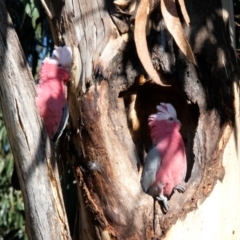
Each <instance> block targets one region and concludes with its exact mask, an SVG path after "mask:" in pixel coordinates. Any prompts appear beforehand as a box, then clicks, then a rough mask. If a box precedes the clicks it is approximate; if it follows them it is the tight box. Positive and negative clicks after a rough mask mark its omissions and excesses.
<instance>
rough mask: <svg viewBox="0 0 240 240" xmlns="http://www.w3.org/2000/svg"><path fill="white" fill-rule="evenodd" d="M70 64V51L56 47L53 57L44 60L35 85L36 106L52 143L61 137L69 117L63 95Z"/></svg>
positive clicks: (66, 48) (67, 48) (68, 77)
mask: <svg viewBox="0 0 240 240" xmlns="http://www.w3.org/2000/svg"><path fill="white" fill-rule="evenodd" d="M71 64H72V51H71V49H70V48H69V47H66V46H64V47H58V48H57V49H56V50H54V51H53V57H51V58H45V59H44V61H43V63H42V66H41V69H40V73H39V83H38V84H37V85H36V90H37V97H36V104H37V107H38V110H39V113H40V116H41V117H42V119H43V121H44V124H45V126H46V129H47V133H48V135H49V137H50V138H51V140H52V141H54V142H55V141H56V140H57V139H58V138H59V137H60V136H61V134H62V132H63V130H64V128H65V126H66V123H67V120H68V116H69V113H68V105H67V99H66V96H65V95H66V90H67V89H66V83H67V82H68V81H69V79H70V72H69V70H68V67H69V66H70V65H71Z"/></svg>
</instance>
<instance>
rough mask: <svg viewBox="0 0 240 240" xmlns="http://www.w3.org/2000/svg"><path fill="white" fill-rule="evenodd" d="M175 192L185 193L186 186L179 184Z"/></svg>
mask: <svg viewBox="0 0 240 240" xmlns="http://www.w3.org/2000/svg"><path fill="white" fill-rule="evenodd" d="M174 190H177V191H178V192H180V193H184V192H185V186H183V185H182V184H179V185H178V186H176V187H175V188H174Z"/></svg>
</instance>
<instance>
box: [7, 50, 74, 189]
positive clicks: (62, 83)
mask: <svg viewBox="0 0 240 240" xmlns="http://www.w3.org/2000/svg"><path fill="white" fill-rule="evenodd" d="M71 64H72V51H71V48H69V47H66V46H64V47H58V48H57V49H56V50H54V51H53V57H51V58H45V59H44V60H43V63H42V66H41V69H40V73H39V83H38V84H37V85H36V91H37V97H36V104H37V107H38V110H39V114H40V116H41V118H42V119H43V121H44V124H45V127H46V129H47V133H48V135H49V137H50V138H51V140H52V141H53V142H56V141H57V139H58V138H59V137H60V136H61V134H62V132H63V130H64V128H65V126H66V123H67V120H68V116H69V113H68V105H67V99H66V96H65V95H66V92H67V89H66V83H67V82H68V81H69V79H70V72H69V70H68V67H70V66H71ZM11 182H12V186H13V188H14V189H16V190H19V189H20V185H19V181H18V176H17V171H16V167H15V166H14V170H13V174H12V180H11Z"/></svg>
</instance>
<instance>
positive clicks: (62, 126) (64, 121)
mask: <svg viewBox="0 0 240 240" xmlns="http://www.w3.org/2000/svg"><path fill="white" fill-rule="evenodd" d="M62 111H63V112H62V118H61V122H60V125H59V127H58V130H57V132H56V133H55V134H54V136H53V137H52V141H53V142H56V141H57V140H58V139H59V138H60V136H61V135H62V133H63V130H64V129H65V127H66V125H67V122H68V118H69V111H68V105H66V106H65V107H64V108H63V109H62Z"/></svg>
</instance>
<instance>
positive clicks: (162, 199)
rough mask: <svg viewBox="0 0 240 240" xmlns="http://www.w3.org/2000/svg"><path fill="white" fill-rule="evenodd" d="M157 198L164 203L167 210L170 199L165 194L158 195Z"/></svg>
mask: <svg viewBox="0 0 240 240" xmlns="http://www.w3.org/2000/svg"><path fill="white" fill-rule="evenodd" d="M156 199H157V200H158V201H161V202H162V203H163V208H164V210H165V212H167V211H168V210H169V205H168V199H167V198H166V197H165V196H163V195H159V196H157V197H156Z"/></svg>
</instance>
